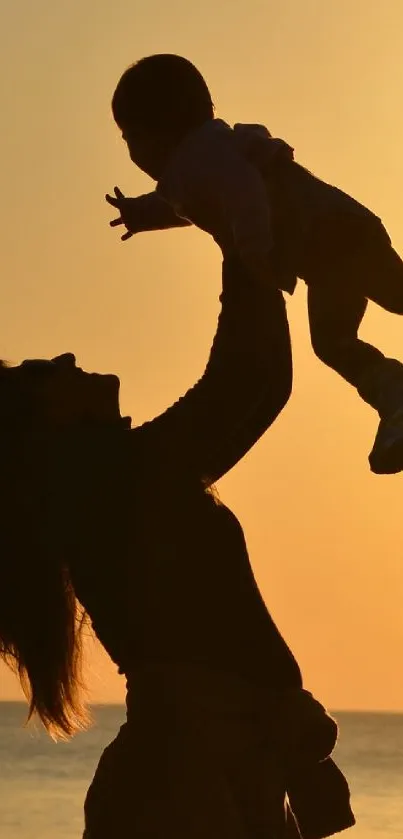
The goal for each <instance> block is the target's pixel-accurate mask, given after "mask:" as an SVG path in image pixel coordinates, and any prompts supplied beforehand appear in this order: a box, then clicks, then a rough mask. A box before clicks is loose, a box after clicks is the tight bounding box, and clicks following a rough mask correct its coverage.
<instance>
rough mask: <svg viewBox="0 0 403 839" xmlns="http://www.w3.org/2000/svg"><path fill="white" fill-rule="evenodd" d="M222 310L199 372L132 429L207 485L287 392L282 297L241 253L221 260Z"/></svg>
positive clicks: (155, 453)
mask: <svg viewBox="0 0 403 839" xmlns="http://www.w3.org/2000/svg"><path fill="white" fill-rule="evenodd" d="M221 302H222V310H221V314H220V317H219V321H218V328H217V332H216V336H215V338H214V342H213V346H212V350H211V353H210V358H209V361H208V364H207V367H206V369H205V372H204V374H203V376H202V378H201V379H200V380H199V381H198V382H197V384H196V385H195V386H194V387H193V388H191V390H189V391H188V392H187V393H186V394H185V396H183V397H182V398H181V399H179V401H178V402H176V403H175V404H174V405H173V406H172V407H170V408H168V410H167V411H165V413H163V414H161V415H160V416H159V417H156V418H155V419H154V420H152V421H150V422H147V423H145V424H144V425H142V426H140V427H139V428H136V429H133V431H132V432H130V433H131V434H133V435H134V436H135V439H136V442H137V443H140V445H141V447H142V451H143V454H144V453H147V450H148V451H149V452H150V457H151V458H155V457H157V458H159V460H160V462H167V461H169V463H170V464H171V468H172V469H175V473H176V475H178V474H179V475H180V474H183V475H187V476H189V477H193V478H197V479H198V480H203V481H204V482H205V483H206V484H207V485H209V484H212V483H214V482H215V481H217V480H218V479H219V478H221V477H222V475H224V474H225V472H227V471H228V470H229V469H231V468H232V466H234V465H235V463H237V461H238V460H240V458H241V457H242V456H243V455H244V454H245V453H246V452H247V451H248V450H249V449H250V448H251V446H253V444H254V443H255V442H256V441H257V440H258V439H259V437H260V436H261V435H262V434H263V432H264V431H265V430H266V429H267V428H268V427H269V426H270V425H271V423H272V422H273V421H274V419H275V418H276V417H277V415H278V414H279V412H280V411H281V409H282V408H283V407H284V405H285V403H286V402H287V399H288V397H289V395H290V392H291V380H292V360H291V346H290V337H289V330H288V323H287V317H286V311H285V303H284V300H283V296H282V294H281V292H279V291H277V290H276V289H274V288H272V287H270V284H269V283H267V285H263V284H262V283H260V284H258V283H253V282H252V281H251V280H250V279H249V277H248V276H247V275H246V272H245V270H244V269H243V268H242V266H241V264H240V262H239V260H235V258H231V259H228V260H226V261H225V262H224V266H223V293H222V296H221Z"/></svg>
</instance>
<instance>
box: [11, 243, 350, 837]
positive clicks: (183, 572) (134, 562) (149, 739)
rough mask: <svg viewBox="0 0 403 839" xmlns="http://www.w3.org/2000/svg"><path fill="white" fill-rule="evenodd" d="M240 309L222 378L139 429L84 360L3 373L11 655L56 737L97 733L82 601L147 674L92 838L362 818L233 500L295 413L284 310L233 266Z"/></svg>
mask: <svg viewBox="0 0 403 839" xmlns="http://www.w3.org/2000/svg"><path fill="white" fill-rule="evenodd" d="M221 300H222V311H221V314H220V318H219V324H218V329H217V333H216V336H215V340H214V343H213V347H212V351H211V355H210V358H209V361H208V364H207V367H206V370H205V372H204V375H203V376H202V378H201V379H200V381H199V382H198V383H197V384H196V385H195V386H194V387H193V388H192V389H191V390H189V391H188V392H187V393H186V395H185V396H184V397H183V398H182V399H180V400H179V401H178V402H177V403H176V404H175V405H173V406H172V407H170V408H169V409H168V410H167V411H165V413H163V414H162V415H161V416H158V417H156V418H155V419H154V420H152V421H151V422H148V423H145V424H144V425H142V426H140V427H138V428H133V429H130V428H129V421H128V418H123V419H122V418H121V416H120V412H119V401H118V391H119V381H118V379H117V378H116V377H115V376H101V375H94V374H92V375H89V374H88V373H85V372H83V371H82V370H80V369H79V368H77V366H76V363H75V357H74V356H73V355H72V354H65V355H63V356H59V357H58V358H55V359H53V360H52V361H29V362H24V363H23V364H22V365H20V366H19V367H14V368H12V367H9V368H7V367H6V366H3V367H2V369H1V375H0V393H1V406H2V413H1V417H2V425H3V427H2V444H3V450H2V467H3V474H2V486H3V498H2V527H1V540H2V560H1V567H2V571H1V582H2V585H1V587H0V650H1V652H2V655H3V657H4V658H5V659H6V660H7V661H8V663H9V664H11V665H12V666H14V669H15V670H16V671H17V673H19V675H20V676H21V677H22V681H23V684H24V687H25V690H26V692H27V695H28V698H29V699H30V711H31V712H37V713H38V714H39V716H40V718H41V720H42V722H43V723H44V725H45V727H46V728H47V729H48V731H49V732H50V733H52V732H53V733H55V734H56V735H57V734H59V735H60V734H61V735H64V736H66V735H70V734H71V733H73V732H74V731H75V730H77V728H78V727H80V725H83V724H85V716H84V714H85V712H84V711H83V708H82V704H81V692H80V688H81V683H80V678H79V667H78V664H79V657H80V652H81V638H82V632H81V631H80V625H79V624H77V623H75V618H76V615H77V613H78V610H79V606H78V603H76V598H77V600H78V601H79V604H81V607H82V609H83V610H84V612H85V614H86V615H87V616H88V617H89V619H90V620H91V623H92V625H93V628H94V630H95V632H96V634H97V636H98V638H99V639H100V641H101V643H102V644H103V646H104V648H105V649H106V650H107V652H108V653H109V655H110V656H111V658H112V660H113V661H114V662H115V664H116V666H117V667H118V668H119V672H120V673H121V674H125V676H126V679H127V688H128V694H127V722H126V723H125V725H124V726H123V727H122V729H121V730H120V732H119V734H118V736H117V738H116V739H115V740H114V741H113V742H112V743H111V744H110V746H108V748H107V749H106V750H105V752H104V754H103V756H102V758H101V760H100V763H99V766H98V769H97V771H96V773H95V777H94V780H93V782H92V784H91V787H90V790H89V792H88V795H87V799H86V803H85V816H86V832H85V837H86V839H111V837H112V836H117V837H118V836H122V837H123V836H142V837H143V836H144V837H145V836H147V837H149V839H211V837H215V838H216V839H236V837H239V839H241V837H251V839H252V837H263V836H264V837H265V839H269V837H274V836H276V837H280V836H285V835H287V837H289V839H291V837H297V836H299V835H300V833H299V830H298V827H297V823H299V825H300V830H301V835H302V836H303V837H305V839H320V837H324V836H327V835H330V834H332V833H333V832H335V831H338V830H342V829H343V828H344V827H347V826H349V825H351V824H353V823H354V819H353V816H352V813H351V810H350V806H349V791H348V787H347V784H346V781H345V779H344V777H343V775H342V774H341V773H340V772H339V770H338V769H337V767H336V766H335V764H334V763H333V761H332V760H331V758H330V757H329V755H330V753H331V751H332V749H333V746H334V743H335V740H336V734H337V727H336V724H335V722H334V720H332V718H331V717H330V716H328V715H327V714H326V712H325V710H324V708H323V707H322V706H321V705H320V704H319V703H318V702H317V701H316V700H315V699H314V698H313V697H312V696H311V694H309V693H308V692H306V691H305V690H303V689H302V679H301V673H300V670H299V667H298V665H297V663H296V661H295V659H294V657H293V655H292V653H291V651H290V649H289V647H288V646H287V644H286V643H285V641H284V640H283V638H282V636H281V635H280V633H279V631H278V629H277V627H276V626H275V624H274V622H273V620H272V619H271V617H270V615H269V613H268V611H267V609H266V607H265V605H264V603H263V600H262V598H261V596H260V593H259V591H258V588H257V585H256V582H255V580H254V577H253V573H252V570H251V567H250V564H249V560H248V554H247V549H246V545H245V540H244V536H243V532H242V528H241V526H240V524H239V522H238V521H237V519H236V518H235V516H234V515H233V514H232V513H231V512H230V510H229V509H228V508H227V507H225V506H224V505H223V504H222V503H221V502H220V501H219V499H218V497H217V494H216V493H215V492H214V491H213V483H214V482H215V481H216V480H217V479H219V478H220V477H221V476H222V475H223V474H224V473H225V472H226V471H228V469H230V468H231V467H232V466H233V465H234V464H235V463H236V462H237V461H238V460H239V459H240V458H241V457H242V456H243V455H244V454H245V452H247V451H248V449H250V447H251V446H252V445H253V444H254V443H255V441H256V440H257V439H258V438H259V437H260V435H261V434H262V433H263V432H264V431H265V429H266V428H267V427H268V426H269V425H270V424H271V423H272V422H273V420H274V419H275V418H276V416H277V415H278V413H279V411H281V410H282V408H283V406H284V404H285V402H286V401H287V399H288V396H289V393H290V390H291V352H290V342H289V333H288V328H287V322H286V319H285V317H284V301H283V298H282V294H281V292H279V291H277V290H275V289H273V288H270V286H269V285H268V284H266V285H262V284H258V283H253V282H251V280H250V279H249V278H248V277H247V275H246V274H245V272H244V271H243V269H242V268H241V266H240V265H239V264H238V263H237V261H236V260H235V259H234V258H233V257H231V258H229V260H228V262H227V264H225V265H224V271H223V293H222V297H221ZM279 383H280V384H279ZM82 619H83V617H82ZM286 793H287V795H288V799H289V804H288V805H287V808H286V810H285V806H284V805H285V796H286ZM291 808H292V809H291ZM292 810H293V811H294V813H295V817H294V815H293V814H292ZM286 825H287V826H286ZM285 831H286V833H285Z"/></svg>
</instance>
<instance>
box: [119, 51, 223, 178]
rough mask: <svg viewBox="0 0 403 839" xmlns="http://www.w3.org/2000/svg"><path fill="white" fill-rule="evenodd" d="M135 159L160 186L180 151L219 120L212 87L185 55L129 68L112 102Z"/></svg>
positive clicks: (153, 57) (150, 60) (153, 59)
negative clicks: (191, 134)
mask: <svg viewBox="0 0 403 839" xmlns="http://www.w3.org/2000/svg"><path fill="white" fill-rule="evenodd" d="M112 111H113V116H114V119H115V122H116V123H117V125H118V126H119V128H120V129H121V131H122V134H123V138H124V140H125V141H126V143H127V146H128V149H129V153H130V156H131V159H132V160H133V162H134V163H136V165H137V166H139V167H140V169H142V170H143V171H144V172H146V173H147V174H148V175H150V176H151V177H152V178H154V179H155V180H158V179H159V178H160V176H161V174H162V171H163V169H164V167H165V165H166V162H167V159H168V158H169V156H170V154H171V153H172V151H173V150H174V148H175V147H176V145H177V144H178V143H179V142H180V141H181V140H182V139H183V137H185V136H186V134H188V133H189V132H191V131H194V130H195V129H196V128H199V127H200V126H201V125H203V123H205V122H207V121H208V120H210V119H213V118H214V105H213V102H212V99H211V95H210V91H209V89H208V87H207V84H206V82H205V80H204V78H203V76H202V75H201V73H200V72H199V70H197V68H196V67H195V66H194V64H192V62H191V61H188V59H186V58H183V57H182V56H180V55H172V54H169V53H167V54H164V53H163V54H160V55H150V56H147V57H145V58H142V59H140V61H137V62H136V63H135V64H133V65H132V66H131V67H129V68H128V69H127V70H126V71H125V72H124V73H123V76H122V77H121V79H120V80H119V82H118V85H117V87H116V90H115V92H114V95H113V99H112Z"/></svg>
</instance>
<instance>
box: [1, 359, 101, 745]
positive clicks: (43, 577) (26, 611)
mask: <svg viewBox="0 0 403 839" xmlns="http://www.w3.org/2000/svg"><path fill="white" fill-rule="evenodd" d="M19 369H20V368H12V367H10V368H7V366H6V365H5V364H4V363H2V362H0V457H1V466H2V474H1V490H0V510H1V513H0V516H1V518H0V658H3V660H4V661H5V662H6V663H7V664H8V665H9V666H10V667H11V669H12V670H13V671H14V672H15V673H16V674H17V676H18V677H19V679H20V682H21V685H22V688H23V690H24V693H25V695H26V697H27V699H28V701H29V715H28V719H30V718H31V717H32V715H33V714H34V713H36V714H37V715H38V716H39V718H40V719H41V721H42V723H43V725H44V726H45V728H46V729H47V731H48V732H49V734H50V735H51V736H53V737H60V738H67V737H68V736H70V735H72V734H73V733H74V732H76V731H77V730H79V729H80V728H84V727H85V726H86V725H87V723H88V722H89V717H88V715H87V712H86V710H85V706H84V705H83V702H82V699H81V693H82V690H81V689H82V687H83V684H82V675H81V667H82V646H83V628H84V625H85V618H86V615H85V612H84V610H83V609H82V608H81V606H80V605H79V603H78V601H77V599H76V596H75V592H74V587H73V583H72V579H71V576H70V572H69V565H68V562H67V558H66V556H64V553H63V539H62V537H61V536H60V533H58V531H57V523H55V522H54V521H53V520H52V512H51V511H52V510H53V509H54V506H55V498H54V494H55V493H56V495H57V486H55V485H54V484H53V483H52V477H51V476H52V473H51V470H50V469H49V461H48V460H47V458H46V435H45V434H43V435H42V436H41V434H40V433H38V432H33V431H30V430H29V427H28V430H27V429H25V431H24V430H23V429H22V428H21V427H20V423H19V422H18V415H19V413H20V412H21V411H22V412H23V413H24V412H26V413H25V418H26V417H27V414H28V415H29V413H30V404H29V403H30V400H31V398H32V397H31V396H30V391H29V388H28V390H27V393H28V396H27V394H24V386H23V377H22V376H20V375H19V373H18V372H17V371H18V370H19Z"/></svg>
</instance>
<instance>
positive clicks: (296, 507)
mask: <svg viewBox="0 0 403 839" xmlns="http://www.w3.org/2000/svg"><path fill="white" fill-rule="evenodd" d="M402 27H403V4H402V2H401V0H382V2H380V0H328V2H323V0H281V2H274V0H242V2H241V0H219V2H213V0H205V2H204V3H196V2H185V0H172V2H167V0H146V1H145V2H144V0H141V2H140V0H69V2H63V3H62V2H55V0H35V2H32V0H13V2H12V3H2V5H1V11H0V41H1V49H0V62H1V71H0V77H1V108H2V130H1V133H0V162H1V164H0V165H1V167H2V172H1V192H2V200H1V211H0V212H1V226H2V247H1V252H0V260H1V307H0V358H1V357H2V358H5V359H8V360H10V361H12V362H16V363H18V362H19V361H21V360H22V359H23V358H25V357H41V356H43V357H51V356H53V355H56V354H59V353H62V352H66V351H72V352H75V354H76V356H77V362H78V363H79V365H80V366H82V367H83V368H84V369H88V370H97V371H100V372H116V373H118V374H119V376H120V378H121V383H122V384H121V403H122V412H124V413H130V414H131V415H132V416H133V420H134V422H135V423H136V424H139V423H141V422H143V421H145V420H146V419H149V418H151V417H152V416H154V415H155V414H156V413H158V412H160V411H161V410H163V409H164V407H166V406H168V405H169V404H171V403H172V402H173V401H175V400H176V398H177V397H178V396H179V395H181V394H182V393H183V392H184V391H185V390H186V389H187V388H188V387H189V386H190V385H192V384H193V383H194V382H195V381H196V379H197V378H198V377H199V376H200V374H201V373H202V370H203V367H204V364H205V362H206V360H207V356H208V352H209V348H210V343H211V340H212V337H213V333H214V330H215V325H216V317H217V312H218V295H219V293H220V254H219V252H218V250H217V248H216V246H215V245H214V243H213V242H212V241H210V240H209V238H208V237H207V236H206V235H205V234H203V233H201V232H200V231H197V230H194V229H192V230H182V231H181V230H179V231H173V232H161V233H149V234H143V235H141V236H138V237H135V238H133V239H131V240H130V241H129V242H127V243H123V244H122V243H121V242H120V239H119V235H118V233H117V231H116V230H111V229H110V228H109V227H108V221H109V219H110V218H111V216H112V215H113V213H112V214H111V212H110V208H108V206H107V205H106V204H105V202H104V194H105V192H107V191H111V190H112V189H113V186H114V184H118V185H119V186H120V187H121V188H122V189H123V191H125V192H127V193H128V194H132V195H136V194H138V193H142V192H145V191H149V190H150V189H152V188H153V183H152V182H151V181H149V179H147V178H146V177H145V176H144V175H142V174H141V173H140V172H138V171H137V170H136V169H135V168H134V166H133V165H132V164H131V163H130V160H129V158H128V156H127V152H126V149H125V146H124V144H123V143H122V141H121V139H120V136H119V132H118V131H117V129H116V128H115V126H114V124H113V120H112V117H111V113H110V99H111V95H112V92H113V89H114V86H115V83H116V82H117V80H118V78H119V76H120V75H121V73H122V72H123V70H124V69H125V68H126V66H127V65H128V64H130V63H131V62H133V61H134V60H136V59H137V58H140V57H142V56H144V55H147V54H150V53H154V52H176V53H179V54H182V55H185V56H186V57H188V58H190V59H191V60H192V61H194V62H195V63H196V64H197V66H198V67H199V68H200V70H201V71H202V72H203V74H204V75H205V77H206V79H207V82H208V84H209V86H210V88H211V92H212V96H213V100H214V102H215V104H216V108H217V115H218V116H220V117H222V118H224V119H226V120H227V121H228V122H230V123H233V122H236V121H238V122H248V121H249V122H261V123H265V124H266V125H267V126H268V128H269V129H270V131H271V132H272V134H273V135H275V136H280V137H283V138H284V139H285V140H287V141H288V142H289V143H290V144H291V145H292V146H293V147H294V148H295V155H296V158H297V159H298V160H299V161H300V162H302V163H304V164H305V165H307V166H308V168H310V169H313V170H314V171H315V172H316V173H317V174H319V175H320V176H322V177H323V178H324V179H326V180H329V181H331V182H333V183H336V184H337V185H339V186H341V187H342V188H343V189H345V190H347V191H348V192H351V193H352V194H353V195H354V196H355V197H357V198H358V199H359V200H361V201H362V202H363V203H365V204H367V205H368V206H370V207H371V208H372V209H374V210H375V212H376V213H377V214H378V215H380V216H381V217H382V219H383V220H384V222H385V224H386V227H387V228H388V230H389V233H390V235H391V237H392V240H393V244H394V246H395V247H396V249H397V250H399V251H400V252H402V253H403V198H402V196H403V156H402V149H403V107H402V103H403V60H402V42H401V39H402V35H401V33H402ZM305 298H306V291H305V287H304V285H303V283H300V284H299V286H298V289H297V292H296V293H295V295H294V296H293V297H291V298H288V312H289V318H290V324H291V333H292V341H293V351H294V368H295V379H294V392H293V395H292V398H291V401H290V402H289V404H288V406H287V407H286V409H285V410H284V412H283V413H282V415H281V416H280V417H279V419H278V420H277V422H276V424H275V426H274V427H273V428H272V429H271V430H270V431H269V432H268V433H267V434H266V436H265V437H264V439H263V440H262V441H260V442H259V444H258V445H256V447H255V448H254V450H253V451H252V452H251V453H250V454H249V455H248V456H247V457H246V458H245V459H244V461H243V462H242V463H241V464H240V465H238V466H237V467H236V468H235V469H234V470H233V471H232V472H231V474H229V475H228V476H227V477H226V478H225V479H224V480H222V481H221V483H220V485H219V491H220V494H221V497H222V499H223V501H225V502H226V503H227V504H228V505H229V506H230V507H232V509H233V510H234V511H235V512H236V513H237V515H238V516H239V518H240V520H241V523H242V524H243V526H244V528H245V533H246V538H247V542H248V546H249V549H250V557H251V562H252V565H253V568H254V571H255V575H256V577H257V580H258V583H259V585H260V587H261V590H262V593H263V596H264V598H265V601H266V603H267V605H268V607H269V609H270V611H271V612H272V614H273V616H274V618H275V620H276V621H277V622H278V624H279V627H280V629H281V631H282V632H283V634H284V635H285V637H286V639H287V640H288V641H289V643H290V645H291V647H292V649H293V651H294V653H295V654H296V656H297V658H298V660H299V662H300V664H301V667H302V669H303V673H304V677H305V683H306V686H307V687H308V688H309V689H310V690H312V691H313V692H314V693H316V694H317V695H318V696H319V697H320V698H321V699H322V700H323V701H324V702H325V703H326V704H327V705H328V706H330V707H331V708H339V709H341V708H347V709H352V708H354V709H358V708H360V709H391V710H402V711H403V679H402V668H401V660H402V649H403V612H402V600H403V558H402V541H403V540H402V524H403V513H402V510H403V505H402V501H403V476H393V477H378V476H374V475H372V474H371V473H370V471H369V467H368V463H367V455H368V452H369V450H370V449H371V447H372V443H373V438H374V435H375V432H376V428H377V416H376V415H375V413H374V412H373V411H372V410H371V409H370V408H369V407H368V406H367V405H365V403H363V402H361V401H360V399H359V398H358V396H357V394H356V393H355V391H354V390H353V389H352V388H351V387H350V386H349V385H347V384H346V383H345V382H344V381H343V380H342V379H339V378H338V377H337V375H336V374H335V373H334V372H333V371H331V370H329V369H327V368H326V367H324V365H323V364H321V363H320V362H319V361H318V360H317V359H316V358H315V357H314V355H313V351H312V350H311V347H310V343H309V335H308V322H307V315H306V300H305ZM362 334H363V336H365V337H366V338H367V339H369V340H371V341H372V342H374V343H376V344H377V345H379V347H380V348H381V349H382V350H383V351H385V352H386V353H387V354H390V355H396V356H398V357H400V358H403V319H402V318H400V319H399V318H398V317H396V316H392V315H390V314H387V313H385V312H383V311H381V310H380V309H378V308H376V307H375V305H371V306H370V308H369V312H368V314H367V316H366V318H365V323H364V327H363V330H362ZM113 561H114V559H113V557H111V562H113ZM88 659H89V679H90V684H91V690H92V696H93V698H94V699H96V700H97V701H98V700H99V701H118V700H121V699H123V697H124V681H123V679H122V678H118V677H117V675H116V674H115V672H114V670H113V668H112V667H111V666H110V664H109V663H108V661H107V659H106V657H105V656H104V655H103V654H101V653H100V651H99V650H98V649H97V647H96V646H94V644H92V643H91V644H90V646H89V652H88ZM19 696H20V691H19V688H18V685H17V682H16V680H15V679H14V677H13V676H12V675H11V674H9V673H8V671H6V669H5V668H4V667H1V668H0V698H1V699H9V698H17V697H19Z"/></svg>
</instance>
